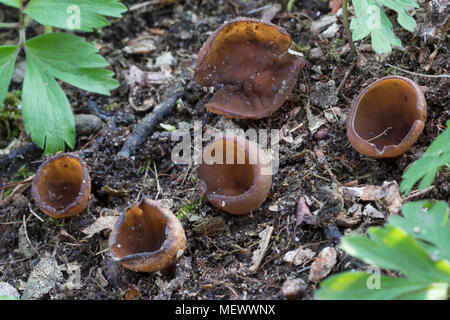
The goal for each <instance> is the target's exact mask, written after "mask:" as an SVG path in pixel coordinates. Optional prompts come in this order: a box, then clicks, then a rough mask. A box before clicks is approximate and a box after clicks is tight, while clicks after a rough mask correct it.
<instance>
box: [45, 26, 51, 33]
mask: <svg viewBox="0 0 450 320" xmlns="http://www.w3.org/2000/svg"><path fill="white" fill-rule="evenodd" d="M44 32H45V33H52V32H53V27H52V26H44Z"/></svg>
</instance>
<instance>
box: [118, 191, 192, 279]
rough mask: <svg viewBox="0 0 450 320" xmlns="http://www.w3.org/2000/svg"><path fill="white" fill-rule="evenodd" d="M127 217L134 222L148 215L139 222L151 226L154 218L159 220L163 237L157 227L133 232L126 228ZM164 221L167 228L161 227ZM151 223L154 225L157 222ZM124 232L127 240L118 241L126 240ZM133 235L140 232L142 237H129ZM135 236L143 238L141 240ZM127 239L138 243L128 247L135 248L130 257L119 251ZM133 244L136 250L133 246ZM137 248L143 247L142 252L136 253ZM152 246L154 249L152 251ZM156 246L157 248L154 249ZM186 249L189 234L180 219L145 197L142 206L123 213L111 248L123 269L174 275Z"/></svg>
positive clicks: (136, 229)
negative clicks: (122, 242) (177, 262)
mask: <svg viewBox="0 0 450 320" xmlns="http://www.w3.org/2000/svg"><path fill="white" fill-rule="evenodd" d="M153 210H156V211H153ZM155 212H157V214H158V215H159V216H157V217H155V216H154V215H155ZM128 215H130V216H129V219H130V220H132V221H137V219H138V218H136V215H138V216H143V215H146V216H145V217H143V218H142V219H144V220H142V221H141V220H140V221H141V224H144V223H145V221H147V223H148V221H155V220H152V219H156V221H157V222H156V224H157V226H156V228H164V233H163V234H162V233H161V230H155V229H154V228H155V225H152V227H153V229H152V230H145V229H144V227H142V228H143V229H142V230H140V229H139V228H135V227H134V226H133V227H132V228H131V230H130V229H126V227H127V223H125V222H126V219H127V216H128ZM158 220H159V221H158ZM161 221H162V223H165V225H158V224H160V223H161ZM150 223H153V224H155V222H150ZM122 227H123V228H122ZM122 232H126V233H125V235H126V236H127V237H125V238H123V239H122V240H119V239H118V238H119V237H121V236H122V237H123V235H121V233H122ZM130 232H138V233H140V234H135V235H133V234H132V233H131V234H130ZM155 234H159V235H155ZM152 236H155V237H163V238H158V239H156V240H155V239H151V237H152ZM135 237H140V239H137V238H135ZM146 237H147V238H148V237H150V239H145V238H146ZM126 239H128V241H136V243H134V242H132V243H131V244H129V246H131V247H132V248H131V249H132V250H130V252H129V253H128V254H125V253H124V254H120V253H119V252H118V251H119V248H120V247H121V246H122V244H121V243H118V242H119V241H124V240H126ZM139 240H144V241H139ZM145 240H148V241H145ZM149 240H152V241H149ZM161 240H162V242H161ZM150 242H156V243H150ZM137 243H139V244H137ZM123 245H127V244H123ZM133 245H134V246H135V247H133ZM136 245H137V246H141V247H140V248H139V249H140V250H136V249H137V248H136ZM149 246H150V247H151V249H149V248H150V247H149ZM154 246H155V248H153V247H154ZM185 248H186V235H185V232H184V229H183V226H182V225H181V223H180V221H179V220H178V218H177V217H176V216H175V215H174V214H173V213H172V211H170V210H168V209H166V208H164V207H161V206H160V205H159V204H158V203H157V202H156V201H154V200H150V199H146V198H144V199H143V200H142V201H141V202H140V203H139V204H135V205H134V206H133V207H131V208H129V209H127V210H125V212H123V213H122V215H121V216H120V217H119V219H118V220H117V222H116V224H115V226H114V229H113V231H112V232H111V235H110V238H109V249H110V254H111V257H112V259H113V260H114V261H117V262H119V263H120V264H121V265H122V266H123V267H125V268H127V269H129V270H132V271H136V272H155V271H162V272H164V273H172V272H173V270H174V268H175V264H176V261H177V260H178V259H179V258H180V257H181V256H182V255H183V253H184V250H185ZM124 250H128V249H124ZM145 250H148V251H145ZM133 251H139V252H133Z"/></svg>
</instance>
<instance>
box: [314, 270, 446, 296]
mask: <svg viewBox="0 0 450 320" xmlns="http://www.w3.org/2000/svg"><path fill="white" fill-rule="evenodd" d="M371 277H374V275H372V274H371V273H366V272H362V271H357V272H345V273H342V274H339V275H334V276H331V277H329V278H327V279H326V280H324V281H323V282H322V283H321V284H320V289H319V290H318V291H317V292H316V294H315V299H320V300H328V299H333V300H335V299H340V300H351V299H353V300H355V299H356V300H360V299H364V300H392V299H424V298H426V297H427V296H429V297H432V298H433V299H446V297H447V288H448V284H447V283H436V284H430V283H429V282H428V281H424V280H418V279H407V278H391V277H387V276H384V275H380V278H379V284H380V287H379V288H374V287H372V286H369V285H371V284H372V283H371ZM370 288H371V289H370ZM436 290H437V291H436Z"/></svg>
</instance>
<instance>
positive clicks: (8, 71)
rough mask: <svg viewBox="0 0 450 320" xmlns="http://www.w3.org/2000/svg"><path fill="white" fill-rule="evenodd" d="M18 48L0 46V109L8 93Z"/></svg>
mask: <svg viewBox="0 0 450 320" xmlns="http://www.w3.org/2000/svg"><path fill="white" fill-rule="evenodd" d="M18 52H19V46H0V79H1V80H0V108H1V107H2V104H3V101H4V100H5V97H6V93H7V92H8V88H9V83H10V82H11V78H12V75H13V72H14V64H15V63H16V58H17V53H18Z"/></svg>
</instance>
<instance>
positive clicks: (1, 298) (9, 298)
mask: <svg viewBox="0 0 450 320" xmlns="http://www.w3.org/2000/svg"><path fill="white" fill-rule="evenodd" d="M0 2H1V0H0ZM0 300H19V298H17V297H10V296H0Z"/></svg>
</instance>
